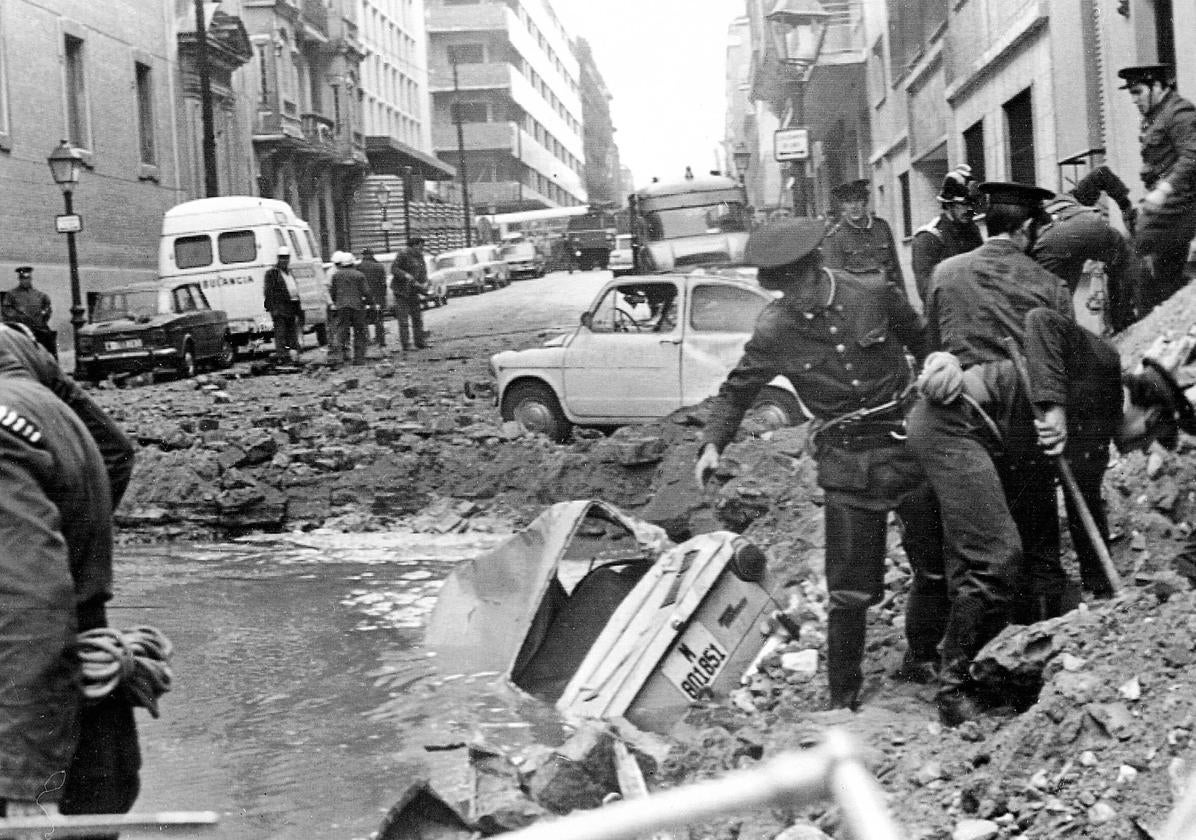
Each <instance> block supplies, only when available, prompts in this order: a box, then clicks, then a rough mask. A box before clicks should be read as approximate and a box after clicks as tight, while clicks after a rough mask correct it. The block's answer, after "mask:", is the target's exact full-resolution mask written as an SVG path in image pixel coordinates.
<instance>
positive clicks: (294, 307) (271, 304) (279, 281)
mask: <svg viewBox="0 0 1196 840" xmlns="http://www.w3.org/2000/svg"><path fill="white" fill-rule="evenodd" d="M262 290H263V298H264V301H263V302H264V305H265V308H266V311H267V312H269V313H270V320H271V321H273V322H274V361H276V362H277V363H279V364H283V365H285V364H289V363H291V362H293V361H297V360H298V359H299V356H300V354H301V353H302V352H303V343H302V339H301V338H300V336H301V335H302V330H303V327H302V324H303V304H302V302H300V299H299V285H298V283H296V282H295V276H294V275H293V274H291V249H290V248H288V247H287V246H285V245H282V246H279V248H278V254H277V258H276V261H275V263H274V265H272V266H270V268H268V269H266V274H265V277H264V278H263V283H262Z"/></svg>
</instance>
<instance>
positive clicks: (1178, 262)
mask: <svg viewBox="0 0 1196 840" xmlns="http://www.w3.org/2000/svg"><path fill="white" fill-rule="evenodd" d="M1117 75H1118V76H1120V77H1121V78H1122V79H1124V80H1125V84H1124V85H1122V88H1123V89H1125V90H1128V91H1129V93H1130V96H1131V97H1133V100H1134V105H1136V106H1137V108H1138V111H1139V113H1141V114H1142V130H1141V133H1140V135H1139V137H1140V138H1141V143H1142V183H1143V184H1144V185H1145V186H1146V189H1147V190H1148V191H1149V192H1147V193H1146V196H1145V197H1144V198H1143V199H1142V201H1141V203H1140V204H1139V205H1138V219H1137V222H1136V223H1135V225H1134V247H1135V248H1137V250H1138V253H1139V254H1141V255H1142V257H1143V258H1144V259H1145V260H1146V263H1147V265H1148V266H1149V268H1150V280H1149V283H1148V284H1144V288H1143V290H1142V295H1141V298H1140V301H1139V307H1138V309H1139V312H1138V314H1139V317H1144V316H1145V315H1146V314H1147V313H1148V312H1150V310H1151V309H1153V308H1154V307H1156V306H1158V305H1159V304H1160V303H1162V302H1163V301H1165V300H1166V299H1167V298H1169V297H1171V296H1172V295H1173V294H1175V293H1176V292H1177V291H1179V290H1180V289H1181V288H1183V286H1184V284H1186V283H1187V279H1186V278H1185V276H1184V269H1185V267H1186V265H1187V262H1188V250H1189V248H1190V247H1191V244H1192V238H1193V237H1194V236H1196V106H1194V105H1193V104H1192V103H1191V102H1189V101H1188V100H1186V99H1184V98H1183V97H1182V96H1180V95H1179V93H1178V92H1177V91H1176V89H1175V73H1174V70H1173V68H1172V67H1171V66H1170V65H1169V64H1148V65H1143V66H1138V67H1124V68H1122V69H1121V70H1119V71H1117Z"/></svg>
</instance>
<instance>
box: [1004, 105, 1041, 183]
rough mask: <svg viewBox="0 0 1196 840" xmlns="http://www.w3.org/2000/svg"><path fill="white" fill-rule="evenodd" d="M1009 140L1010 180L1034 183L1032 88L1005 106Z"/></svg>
mask: <svg viewBox="0 0 1196 840" xmlns="http://www.w3.org/2000/svg"><path fill="white" fill-rule="evenodd" d="M1002 107H1003V109H1004V111H1005V124H1006V126H1007V127H1008V132H1009V136H1008V141H1009V180H1011V181H1016V182H1017V183H1019V184H1033V183H1034V180H1035V179H1034V107H1033V103H1032V102H1031V98H1030V88H1026V89H1025V90H1023V91H1022V92H1021V93H1019V94H1018V95H1017V96H1015V97H1013V99H1010V100H1009V101H1008V102H1006V103H1005V104H1004V105H1003V106H1002Z"/></svg>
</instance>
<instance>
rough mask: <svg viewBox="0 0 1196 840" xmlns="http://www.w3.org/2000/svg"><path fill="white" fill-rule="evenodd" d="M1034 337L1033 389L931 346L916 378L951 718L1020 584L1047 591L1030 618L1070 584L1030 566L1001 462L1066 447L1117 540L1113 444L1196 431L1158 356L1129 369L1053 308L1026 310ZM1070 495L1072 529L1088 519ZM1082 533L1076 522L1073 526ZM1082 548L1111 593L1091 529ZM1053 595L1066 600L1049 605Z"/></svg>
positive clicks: (1138, 444)
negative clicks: (943, 611) (1138, 369)
mask: <svg viewBox="0 0 1196 840" xmlns="http://www.w3.org/2000/svg"><path fill="white" fill-rule="evenodd" d="M1025 338H1026V357H1027V367H1028V368H1029V373H1030V381H1031V388H1032V390H1033V393H1032V394H1031V395H1027V394H1026V393H1025V392H1024V391H1023V390H1022V388H1021V385H1020V383H1019V380H1018V375H1017V372H1016V370H1015V369H1014V366H1013V363H1012V362H1011V361H1010V360H1007V359H1006V360H1000V361H990V362H985V363H982V364H978V365H973V366H971V367H969V368H968V369H967V370H966V371H964V370H963V368H962V367H961V366H960V363H959V359H957V358H956V357H955V356H954V355H952V354H949V353H932V354H931V355H930V356H929V357H928V358H927V360H926V365H925V368H924V369H923V372H922V375H921V377H920V378H919V381H918V386H919V391H920V392H921V394H922V398H921V399H920V400H919V401H918V402H917V404H916V405H915V406H914V407H913V409H912V410H911V412H910V416H909V447H910V449H911V450H912V451H913V452H914V453H915V454H916V455H917V457H918V459H919V460H920V461H921V463H922V465H923V467H924V468H925V469H926V473H927V475H928V476H929V479H930V482H931V484H932V485H933V486H934V488H935V492H936V493H938V494H939V497H940V498H941V499H942V511H943V527H944V536H945V539H946V540H947V545H946V546H945V550H944V562H945V564H946V571H947V581H948V588H949V592H950V597H951V609H950V617H949V620H948V622H947V629H946V633H945V635H944V638H943V642H942V667H941V671H940V674H941V682H940V688H939V693H938V697H937V700H938V705H939V713H940V715H941V717H942V719H943V722H944V723H946V724H947V725H950V726H954V725H957V724H959V723H961V722H962V721H964V720H967V719H969V718H971V717H973V716H974V715H975V714H976V713H977V705H976V703H975V701H974V699H973V697H972V688H973V687H972V685H971V681H970V675H969V673H968V666H969V664H970V662H971V659H972V658H973V657H974V656H975V655H976V653H977V652H978V651H979V650H980V648H981V647H983V646H984V644H985V643H986V642H987V641H988V640H989V639H991V638H992V637H993V636H995V635H996V634H997V633H998V632H999V631H1000V630H1001V628H1002V627H1003V626H1004V625H1005V624H1006V623H1007V622H1008V620H1009V618H1010V608H1011V607H1012V608H1015V609H1016V607H1018V606H1019V604H1018V603H1017V602H1018V599H1019V594H1018V593H1017V592H1016V583H1017V581H1019V580H1029V581H1030V584H1031V585H1030V587H1029V592H1028V594H1022V595H1021V596H1020V597H1021V598H1023V599H1024V598H1026V597H1032V598H1035V599H1038V600H1039V601H1040V602H1041V604H1040V606H1042V607H1043V608H1044V610H1043V612H1044V615H1043V616H1031V617H1030V620H1035V619H1036V618H1039V617H1046V616H1049V615H1051V614H1052V613H1053V614H1057V613H1058V611H1059V604H1058V602H1057V601H1058V598H1059V597H1060V595H1061V592H1062V587H1063V584H1064V583H1065V581H1066V576H1065V575H1064V573H1063V570H1062V568H1061V567H1059V566H1058V565H1056V567H1055V568H1054V569H1051V570H1047V571H1048V572H1049V573H1048V575H1047V576H1046V577H1038V578H1035V577H1034V574H1035V572H1033V571H1031V570H1027V569H1026V568H1024V566H1023V563H1024V559H1025V558H1024V556H1023V554H1022V552H1021V547H1020V542H1019V537H1018V531H1017V527H1016V524H1015V522H1014V520H1013V514H1012V512H1011V510H1010V509H1009V507H1007V505H1006V501H1005V499H1006V494H1005V493H1004V492H1003V489H1004V487H1003V481H1002V477H1001V476H1002V472H1003V464H1005V463H1006V462H1008V460H1009V459H1011V458H1013V457H1017V455H1016V454H1015V453H1017V452H1023V453H1024V452H1025V451H1028V450H1029V449H1031V448H1039V447H1041V449H1042V450H1043V451H1044V452H1045V453H1046V454H1049V455H1056V454H1059V453H1061V452H1062V453H1064V454H1065V455H1066V457H1067V458H1068V460H1069V461H1070V462H1071V463H1072V465H1073V466H1074V467H1075V473H1076V478H1077V481H1078V482H1079V484H1080V486H1081V488H1082V492H1083V496H1084V498H1085V501H1086V503H1087V505H1088V507H1089V510H1090V511H1091V512H1092V513H1093V515H1094V517H1095V518H1096V519H1097V523H1098V527H1099V528H1100V529H1101V532H1102V535H1103V536H1104V537H1105V539H1107V538H1108V532H1107V525H1106V524H1105V519H1104V509H1103V506H1102V505H1101V499H1100V483H1101V477H1102V475H1103V473H1104V469H1105V467H1106V466H1107V463H1108V453H1109V443H1110V441H1111V440H1112V441H1113V442H1115V443H1116V445H1117V447H1118V449H1119V450H1121V451H1123V452H1126V451H1131V450H1133V449H1141V448H1145V447H1146V446H1148V445H1149V444H1150V442H1151V441H1152V440H1155V439H1158V440H1159V441H1160V442H1161V443H1163V445H1164V446H1168V447H1170V448H1174V446H1175V443H1176V436H1177V428H1182V429H1184V430H1185V431H1188V432H1189V433H1192V432H1193V431H1196V413H1194V412H1193V411H1192V407H1191V405H1190V404H1189V403H1188V401H1187V400H1186V398H1184V395H1183V392H1182V390H1180V389H1179V387H1178V386H1177V385H1176V384H1175V381H1174V380H1173V379H1172V378H1171V377H1170V376H1169V375H1168V374H1166V372H1164V371H1162V369H1161V368H1159V367H1158V366H1157V365H1150V364H1148V366H1147V369H1146V370H1144V372H1143V373H1141V374H1126V375H1124V376H1123V375H1122V372H1121V360H1120V357H1119V356H1118V354H1117V350H1116V348H1114V347H1113V346H1112V345H1111V344H1110V343H1109V342H1107V341H1106V340H1104V339H1101V338H1098V337H1097V336H1096V335H1094V334H1093V333H1091V332H1089V331H1088V330H1086V329H1084V328H1083V327H1080V326H1078V325H1076V324H1075V322H1074V321H1072V320H1070V319H1068V318H1067V317H1066V316H1064V315H1061V314H1060V313H1058V312H1056V311H1053V310H1049V309H1045V308H1039V309H1032V310H1030V312H1028V313H1027V316H1026V323H1025ZM1031 399H1032V400H1033V402H1034V404H1036V405H1038V406H1039V407H1040V408H1041V409H1042V410H1043V411H1044V413H1045V418H1044V420H1042V421H1035V422H1033V423H1031V422H1029V420H1028V418H1029V417H1030V416H1031V406H1030V401H1031ZM1051 501H1052V504H1051V505H1050V508H1049V511H1050V515H1051V516H1054V514H1055V506H1054V504H1053V501H1054V500H1053V498H1052V500H1051ZM1068 501H1069V508H1068V512H1069V513H1068V516H1069V520H1071V521H1072V524H1073V526H1074V525H1075V523H1076V522H1077V520H1078V517H1077V516H1076V515H1075V512H1074V507H1073V506H1071V505H1070V502H1071V500H1070V498H1069V499H1068ZM1081 530H1082V529H1078V528H1075V527H1073V534H1075V533H1076V532H1077V531H1081ZM1077 550H1078V551H1082V552H1085V553H1082V554H1081V558H1082V559H1081V577H1082V579H1083V580H1084V582H1085V585H1086V586H1088V587H1089V588H1090V589H1092V590H1093V591H1094V592H1097V593H1098V594H1100V593H1101V591H1102V590H1103V591H1104V592H1106V593H1107V591H1108V581H1107V579H1105V577H1104V573H1103V571H1102V570H1101V568H1100V566H1099V563H1098V561H1097V559H1096V556H1095V552H1094V551H1093V550H1092V548H1091V545H1090V543H1089V542H1088V540H1087V536H1086V535H1085V536H1084V537H1083V541H1082V542H1079V541H1077ZM1039 571H1044V570H1039ZM1051 599H1055V601H1056V602H1055V603H1053V604H1048V603H1046V602H1047V601H1049V600H1051ZM1014 620H1018V618H1017V616H1016V615H1014ZM1022 620H1023V621H1024V620H1025V619H1022Z"/></svg>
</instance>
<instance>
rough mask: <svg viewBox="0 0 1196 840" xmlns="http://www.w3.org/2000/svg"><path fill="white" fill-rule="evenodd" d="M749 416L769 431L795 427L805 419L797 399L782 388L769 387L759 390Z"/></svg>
mask: <svg viewBox="0 0 1196 840" xmlns="http://www.w3.org/2000/svg"><path fill="white" fill-rule="evenodd" d="M751 416H752V417H753V418H755V419H756V420H757V421H759V422H761V423H763V424H764V425H765V426H767V427H768V428H770V429H780V428H784V427H785V426H796V425H797V424H799V423H802V422H805V419H806V416H805V414H803V413H802V410H801V403H800V402H798V401H797V397H795V396H793V394H791V393H789V392H788V391H786V390H785V389H784V388H776V387H774V386H771V385H770V386H768V387H765V388H763V389H761V391H760V395H759V396H758V397H756V402H754V403H753V404H752V408H751Z"/></svg>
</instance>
